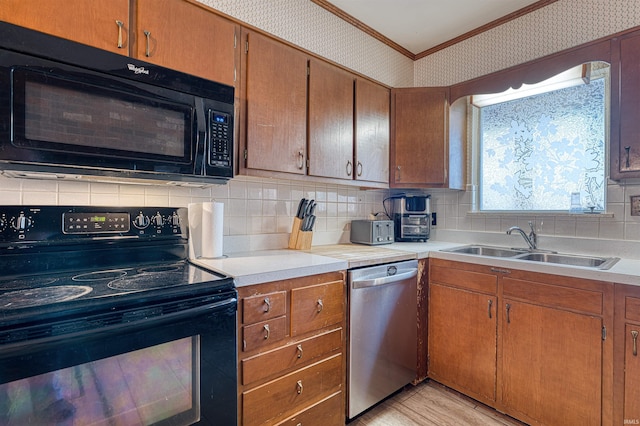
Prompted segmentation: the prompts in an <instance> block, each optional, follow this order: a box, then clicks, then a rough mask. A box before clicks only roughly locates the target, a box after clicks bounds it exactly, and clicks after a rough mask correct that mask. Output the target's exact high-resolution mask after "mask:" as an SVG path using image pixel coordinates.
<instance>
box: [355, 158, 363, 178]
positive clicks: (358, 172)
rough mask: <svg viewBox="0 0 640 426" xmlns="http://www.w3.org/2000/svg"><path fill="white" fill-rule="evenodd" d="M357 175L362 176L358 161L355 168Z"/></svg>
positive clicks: (360, 165)
mask: <svg viewBox="0 0 640 426" xmlns="http://www.w3.org/2000/svg"><path fill="white" fill-rule="evenodd" d="M356 170H357V175H358V176H362V163H361V162H359V161H358V166H357V167H356Z"/></svg>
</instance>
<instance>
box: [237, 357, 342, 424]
mask: <svg viewBox="0 0 640 426" xmlns="http://www.w3.org/2000/svg"><path fill="white" fill-rule="evenodd" d="M341 387H342V355H340V354H339V355H335V356H333V357H331V358H328V359H325V360H323V361H321V362H318V363H316V364H313V365H310V366H308V367H305V368H302V369H300V370H297V371H294V372H292V373H290V374H287V375H286V376H283V377H281V378H279V379H276V380H273V381H271V382H269V383H266V384H264V385H262V386H259V387H257V388H255V389H252V390H250V391H247V392H245V393H244V394H243V395H242V420H243V422H242V424H243V425H244V426H253V425H264V424H274V423H277V422H278V421H282V420H284V419H285V418H287V417H288V416H291V415H293V414H295V413H297V412H298V411H302V410H303V409H305V407H307V406H310V405H312V404H314V403H316V402H318V401H320V400H322V399H323V398H326V397H327V396H329V395H331V394H333V393H336V392H338V391H340V390H341Z"/></svg>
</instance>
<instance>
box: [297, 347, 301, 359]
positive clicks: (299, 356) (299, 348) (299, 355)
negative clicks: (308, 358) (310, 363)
mask: <svg viewBox="0 0 640 426" xmlns="http://www.w3.org/2000/svg"><path fill="white" fill-rule="evenodd" d="M297 349H298V358H302V345H298V347H297Z"/></svg>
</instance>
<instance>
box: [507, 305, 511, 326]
mask: <svg viewBox="0 0 640 426" xmlns="http://www.w3.org/2000/svg"><path fill="white" fill-rule="evenodd" d="M510 311H511V305H510V304H509V303H507V324H510V323H511V316H510V315H509V312H510Z"/></svg>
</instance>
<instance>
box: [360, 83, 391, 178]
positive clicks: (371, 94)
mask: <svg viewBox="0 0 640 426" xmlns="http://www.w3.org/2000/svg"><path fill="white" fill-rule="evenodd" d="M355 96H356V101H355V102H356V103H355V105H356V108H355V145H354V146H355V178H356V179H357V180H359V181H367V182H382V183H389V100H390V99H389V89H387V88H386V87H383V86H380V85H378V84H374V83H371V82H369V81H367V80H363V79H360V78H359V79H357V80H356V95H355Z"/></svg>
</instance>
